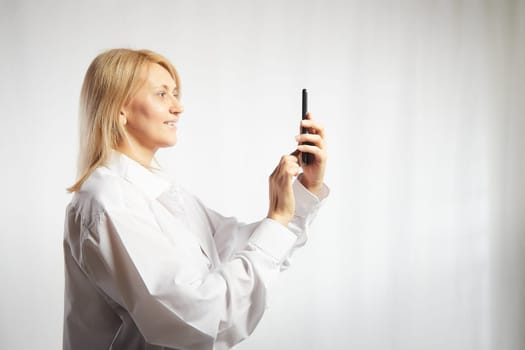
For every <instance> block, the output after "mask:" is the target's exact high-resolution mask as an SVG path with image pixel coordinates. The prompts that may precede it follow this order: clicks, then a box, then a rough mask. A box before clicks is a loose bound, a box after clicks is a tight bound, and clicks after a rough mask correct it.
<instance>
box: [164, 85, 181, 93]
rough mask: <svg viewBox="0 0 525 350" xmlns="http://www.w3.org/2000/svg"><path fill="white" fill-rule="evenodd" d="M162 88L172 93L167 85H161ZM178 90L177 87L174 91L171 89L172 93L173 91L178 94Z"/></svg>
mask: <svg viewBox="0 0 525 350" xmlns="http://www.w3.org/2000/svg"><path fill="white" fill-rule="evenodd" d="M160 87H161V88H163V89H164V90H166V91H170V87H169V86H168V85H166V84H162V85H160ZM178 90H179V89H178V88H177V87H176V86H175V87H174V88H173V89H171V91H173V92H178Z"/></svg>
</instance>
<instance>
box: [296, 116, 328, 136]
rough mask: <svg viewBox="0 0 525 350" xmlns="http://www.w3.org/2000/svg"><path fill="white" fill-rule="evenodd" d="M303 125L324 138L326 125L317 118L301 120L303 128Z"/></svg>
mask: <svg viewBox="0 0 525 350" xmlns="http://www.w3.org/2000/svg"><path fill="white" fill-rule="evenodd" d="M303 127H304V128H308V129H310V132H311V133H313V134H318V135H320V136H321V137H323V138H324V136H325V132H324V127H323V126H322V125H321V124H320V123H318V122H316V121H315V120H312V119H304V120H301V128H303Z"/></svg>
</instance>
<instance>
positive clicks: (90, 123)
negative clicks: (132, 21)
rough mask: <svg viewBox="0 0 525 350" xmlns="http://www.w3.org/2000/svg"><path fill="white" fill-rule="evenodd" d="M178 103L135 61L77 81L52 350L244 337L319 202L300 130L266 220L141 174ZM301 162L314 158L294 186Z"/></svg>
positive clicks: (152, 59) (204, 345)
mask: <svg viewBox="0 0 525 350" xmlns="http://www.w3.org/2000/svg"><path fill="white" fill-rule="evenodd" d="M179 91H180V81H179V77H178V75H177V72H176V70H175V69H174V67H173V66H172V65H171V64H170V63H169V62H168V61H167V60H166V59H165V58H164V57H162V56H161V55H159V54H157V53H154V52H151V51H147V50H140V51H135V50H128V49H114V50H109V51H107V52H104V53H102V54H100V55H99V56H98V57H96V58H95V60H94V61H93V62H92V63H91V65H90V67H89V68H88V70H87V73H86V76H85V78H84V83H83V87H82V92H81V105H80V131H81V132H80V139H81V140H80V141H81V142H80V153H79V180H78V181H77V182H76V183H75V184H74V185H73V186H72V187H71V188H70V189H69V190H70V191H71V192H75V195H74V196H73V198H72V201H71V203H70V204H69V206H68V208H67V213H66V222H65V239H64V255H65V273H66V276H65V277H66V279H65V280H66V284H65V310H64V349H73V350H80V349H89V350H99V349H113V350H119V349H127V350H129V349H228V348H231V347H232V346H233V345H235V344H236V343H238V342H240V341H241V340H242V339H244V338H246V337H247V336H248V335H249V334H250V333H251V332H252V331H253V329H254V328H255V326H256V324H257V323H258V321H259V320H260V318H261V316H262V314H263V312H264V309H265V303H266V293H267V286H268V284H269V283H270V282H271V281H272V279H274V277H275V275H277V274H278V272H279V271H280V270H282V269H283V268H285V267H286V266H287V258H288V257H289V256H290V254H291V252H292V250H293V249H294V248H296V247H298V246H300V245H302V244H304V243H305V240H306V229H307V226H308V224H309V223H310V222H311V220H312V218H313V217H314V216H315V213H316V211H317V209H318V208H319V206H320V204H321V201H322V199H323V198H324V197H326V196H327V194H328V190H327V188H326V187H325V185H323V176H324V169H325V163H326V152H325V147H324V140H323V138H324V134H323V129H322V128H321V127H320V126H319V125H318V124H317V123H316V122H315V121H313V120H312V119H310V118H309V119H308V120H306V121H303V124H302V126H304V127H307V128H309V129H310V131H311V134H309V135H299V136H297V141H298V143H299V144H302V143H305V142H309V143H311V145H300V146H298V149H297V151H296V152H295V153H294V154H292V155H288V156H283V157H282V158H281V160H280V162H279V164H278V165H277V167H276V169H275V171H274V172H273V173H272V175H271V176H270V181H269V182H270V189H269V191H270V207H269V210H268V214H267V217H266V218H265V219H263V220H261V221H260V222H257V223H253V224H241V223H238V222H237V221H236V220H235V219H233V218H226V217H223V216H221V215H219V214H218V213H216V212H214V211H212V210H210V209H208V208H206V207H205V206H204V205H203V204H202V203H201V202H200V201H199V200H198V199H197V198H196V197H194V196H193V195H192V194H190V193H188V192H186V191H185V190H184V189H182V188H180V187H179V186H177V185H176V184H173V183H172V182H170V181H169V180H168V179H167V177H166V176H165V175H164V174H163V173H162V172H161V171H160V170H159V169H158V168H157V167H155V166H153V165H152V162H153V159H154V155H155V152H156V151H157V150H158V149H159V148H162V147H169V146H173V145H175V143H176V141H177V133H176V132H177V122H178V120H179V118H180V115H181V113H182V111H183V107H182V105H181V104H180V101H179ZM300 152H308V153H312V154H313V155H314V159H315V160H314V162H313V163H312V164H309V165H307V166H303V171H302V173H301V174H299V170H300V164H299V160H298V157H297V155H298V154H299V153H300ZM296 176H297V179H296V180H294V178H295V177H296Z"/></svg>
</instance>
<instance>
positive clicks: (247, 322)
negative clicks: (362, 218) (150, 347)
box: [81, 193, 318, 350]
mask: <svg viewBox="0 0 525 350" xmlns="http://www.w3.org/2000/svg"><path fill="white" fill-rule="evenodd" d="M303 195H304V196H306V197H305V198H303V199H302V201H303V202H304V203H303V204H304V206H300V207H297V220H296V222H295V223H294V224H293V225H292V226H291V228H286V227H285V226H283V225H281V224H279V223H277V222H275V221H273V220H270V219H264V220H262V221H260V222H258V223H255V224H250V225H242V227H243V229H245V230H246V231H247V232H248V231H251V235H249V237H248V236H247V237H248V238H247V240H246V243H245V244H244V245H243V246H242V248H240V247H239V249H236V250H235V251H233V252H232V253H231V256H230V257H229V259H228V260H225V261H221V263H220V264H219V265H218V266H210V264H209V260H208V259H207V258H206V256H205V255H204V254H203V252H202V250H201V246H200V245H199V243H198V242H197V241H195V240H193V239H192V235H191V232H178V233H177V234H176V235H175V236H171V235H166V234H165V232H163V230H162V229H161V228H160V226H159V225H158V222H157V221H156V219H155V216H154V215H149V214H148V211H147V210H144V211H137V210H129V208H120V209H113V210H111V212H108V211H104V212H103V213H102V214H100V215H98V216H97V220H96V223H95V224H94V225H91V226H87V227H85V228H84V233H83V235H82V240H81V252H82V253H81V254H82V255H81V265H82V266H83V268H84V269H85V271H86V272H87V274H88V275H89V276H90V278H91V279H92V280H93V281H94V282H95V283H96V285H97V286H98V287H99V288H100V289H101V290H102V291H103V292H104V293H105V294H106V295H107V296H108V297H110V298H111V299H112V300H114V301H115V302H116V303H118V304H119V305H120V306H122V307H123V308H124V309H125V310H127V312H128V313H129V314H130V316H131V318H132V319H133V321H134V322H135V324H136V326H137V328H138V329H139V330H140V332H141V334H142V335H143V336H144V338H145V339H146V341H147V342H148V343H151V344H155V345H160V346H165V347H169V348H177V349H191V350H202V349H210V350H211V349H217V350H220V349H229V348H231V347H232V346H233V345H235V344H236V343H238V342H240V341H241V340H242V339H244V338H246V337H247V336H248V335H249V334H251V333H252V331H253V330H254V328H255V326H256V325H257V323H258V322H259V320H260V318H261V317H262V314H263V313H264V310H265V308H266V293H267V286H268V284H269V283H270V282H271V281H272V280H273V279H274V278H275V276H276V275H277V274H278V273H279V271H280V270H281V266H282V264H283V262H284V261H285V260H286V258H287V257H288V256H289V254H290V251H291V250H292V249H293V247H294V246H296V245H297V241H298V237H300V236H299V235H300V234H301V233H300V232H299V233H298V231H297V230H303V229H304V227H305V225H307V224H308V220H309V218H310V217H311V214H310V213H311V212H312V205H313V207H315V204H314V203H317V202H318V200H316V198H315V196H314V197H313V198H312V197H310V195H311V194H310V195H309V194H307V193H303ZM308 201H311V203H310V204H308V203H307V202H308ZM317 204H318V203H317ZM294 220H295V218H294ZM215 224H217V225H219V226H220V225H222V226H221V227H222V229H226V228H227V227H228V226H229V225H224V222H223V223H222V224H221V223H220V222H215ZM230 228H231V227H230ZM296 231H297V232H296ZM301 232H302V231H301ZM230 233H231V231H230ZM298 234H299V235H298Z"/></svg>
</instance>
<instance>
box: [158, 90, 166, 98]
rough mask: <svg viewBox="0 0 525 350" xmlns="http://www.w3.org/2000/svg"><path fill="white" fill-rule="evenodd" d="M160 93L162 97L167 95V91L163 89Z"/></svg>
mask: <svg viewBox="0 0 525 350" xmlns="http://www.w3.org/2000/svg"><path fill="white" fill-rule="evenodd" d="M158 95H159V96H160V97H164V96H166V93H165V92H164V91H162V92H159V93H158Z"/></svg>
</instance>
